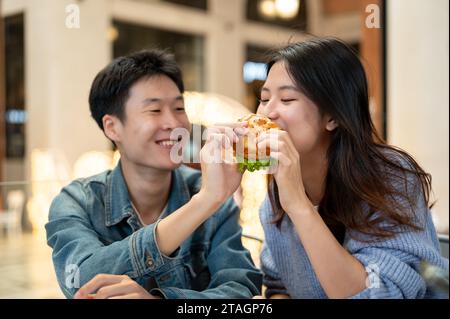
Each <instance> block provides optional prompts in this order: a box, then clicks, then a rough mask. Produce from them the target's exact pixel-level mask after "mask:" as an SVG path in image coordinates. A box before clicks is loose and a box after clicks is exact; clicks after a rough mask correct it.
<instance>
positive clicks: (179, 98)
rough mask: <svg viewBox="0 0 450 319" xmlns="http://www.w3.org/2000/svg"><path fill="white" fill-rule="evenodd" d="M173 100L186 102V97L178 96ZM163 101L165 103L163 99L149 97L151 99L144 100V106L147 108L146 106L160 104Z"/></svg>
mask: <svg viewBox="0 0 450 319" xmlns="http://www.w3.org/2000/svg"><path fill="white" fill-rule="evenodd" d="M173 100H174V101H184V97H183V96H182V95H178V96H176V97H175V98H174V99H173ZM162 101H163V99H162V98H159V97H152V98H150V97H149V98H146V99H143V100H142V105H144V106H145V105H148V104H151V103H160V102H162Z"/></svg>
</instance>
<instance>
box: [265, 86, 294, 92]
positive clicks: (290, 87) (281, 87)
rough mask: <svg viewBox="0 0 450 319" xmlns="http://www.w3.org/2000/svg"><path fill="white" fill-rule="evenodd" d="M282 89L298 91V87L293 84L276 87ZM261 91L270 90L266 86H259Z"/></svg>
mask: <svg viewBox="0 0 450 319" xmlns="http://www.w3.org/2000/svg"><path fill="white" fill-rule="evenodd" d="M283 90H292V91H296V92H298V91H299V90H298V88H297V87H295V86H293V85H283V86H280V87H278V91H283ZM261 92H270V90H269V89H268V88H266V87H263V88H261Z"/></svg>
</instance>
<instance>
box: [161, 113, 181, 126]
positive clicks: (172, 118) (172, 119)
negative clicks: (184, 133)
mask: <svg viewBox="0 0 450 319" xmlns="http://www.w3.org/2000/svg"><path fill="white" fill-rule="evenodd" d="M180 126H181V122H180V121H179V120H178V118H177V116H176V115H175V114H174V113H173V112H172V111H167V112H166V114H165V115H164V123H163V129H165V130H171V129H174V128H177V127H180Z"/></svg>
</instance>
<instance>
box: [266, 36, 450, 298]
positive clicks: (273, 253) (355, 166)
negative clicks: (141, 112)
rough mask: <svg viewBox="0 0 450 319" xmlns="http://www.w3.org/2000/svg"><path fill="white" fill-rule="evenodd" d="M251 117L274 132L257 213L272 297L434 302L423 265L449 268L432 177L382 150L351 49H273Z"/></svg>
mask: <svg viewBox="0 0 450 319" xmlns="http://www.w3.org/2000/svg"><path fill="white" fill-rule="evenodd" d="M258 112H259V113H261V114H264V115H266V116H268V117H269V118H270V119H272V120H273V121H274V122H276V123H277V124H278V125H279V126H280V127H281V129H282V130H271V131H270V132H269V133H267V134H263V135H262V136H260V138H259V140H258V147H259V148H264V147H267V146H268V145H273V144H270V143H271V142H274V140H277V141H278V149H277V150H276V151H273V152H271V157H272V158H275V159H277V160H278V168H277V170H276V172H275V173H274V174H273V175H272V176H271V179H270V183H269V196H268V198H267V199H266V201H265V202H264V203H263V205H262V207H261V210H260V217H261V221H262V224H263V227H264V231H265V237H266V240H265V243H264V246H263V251H262V254H261V264H262V270H263V272H264V274H265V279H264V284H265V286H266V287H267V290H266V297H271V298H277V297H278V298H286V297H290V298H349V297H352V298H424V297H433V296H434V297H436V295H433V291H430V289H428V288H427V285H426V283H425V281H424V279H423V278H422V276H421V275H420V265H421V262H427V263H429V264H432V265H435V266H437V267H440V268H443V269H445V270H446V271H447V272H448V260H447V259H444V258H442V257H441V255H440V252H439V243H438V239H437V235H436V231H435V228H434V226H433V223H432V220H431V216H430V210H429V208H430V206H429V205H430V203H429V194H430V191H431V176H430V175H429V174H427V173H426V172H424V170H423V169H422V168H421V167H420V166H419V165H418V164H417V163H416V162H415V161H414V159H413V158H412V157H411V156H410V155H408V154H407V153H406V152H404V151H402V150H400V149H398V148H396V147H393V146H390V145H387V144H386V143H385V142H384V141H383V140H382V139H381V138H380V137H379V136H378V135H377V133H376V131H375V128H374V125H373V123H372V121H371V117H370V112H369V97H368V89H367V79H366V75H365V72H364V69H363V66H362V64H361V62H360V60H359V59H358V57H357V55H356V54H355V53H354V52H353V51H352V49H351V48H350V47H349V46H347V45H346V44H344V43H343V42H341V41H339V40H336V39H313V40H309V41H306V42H302V43H296V44H290V45H288V46H286V47H284V48H282V49H279V50H277V51H275V52H274V54H273V56H272V58H271V60H270V62H269V63H268V78H267V80H266V82H265V84H264V86H263V88H262V91H261V103H260V106H259V109H258Z"/></svg>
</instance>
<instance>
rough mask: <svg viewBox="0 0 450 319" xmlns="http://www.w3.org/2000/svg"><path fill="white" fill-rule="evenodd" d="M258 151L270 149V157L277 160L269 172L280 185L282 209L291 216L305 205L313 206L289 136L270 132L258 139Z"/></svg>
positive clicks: (280, 131) (297, 154)
mask: <svg viewBox="0 0 450 319" xmlns="http://www.w3.org/2000/svg"><path fill="white" fill-rule="evenodd" d="M257 141H258V149H266V148H267V147H269V148H270V157H271V158H272V159H275V160H276V164H275V165H274V167H271V168H270V170H269V172H271V173H273V176H274V178H275V181H276V182H277V185H278V193H279V197H280V204H281V207H282V208H283V209H284V211H286V213H287V214H289V215H291V214H293V213H295V212H297V211H298V209H299V208H301V207H305V205H311V202H310V201H309V199H308V196H307V195H306V192H305V187H304V186H303V179H302V173H301V167H300V155H299V153H298V152H297V150H296V148H295V146H294V144H293V143H292V140H291V138H290V137H289V134H288V133H287V132H286V131H282V130H274V129H272V130H269V131H268V132H267V133H263V134H261V135H260V136H259V138H258V140H257Z"/></svg>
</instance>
